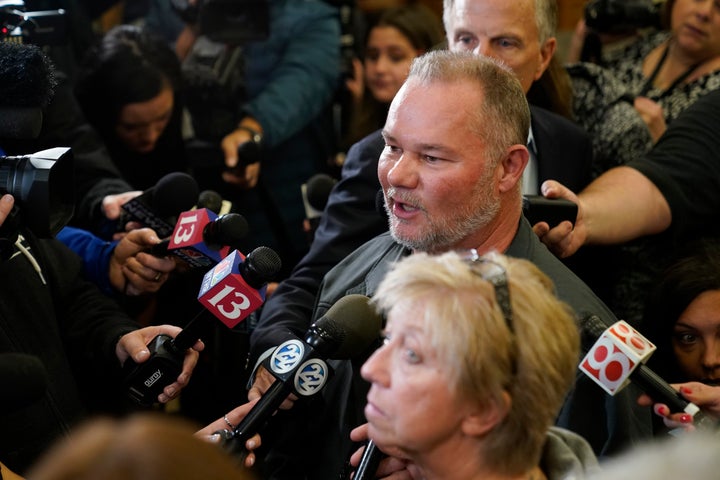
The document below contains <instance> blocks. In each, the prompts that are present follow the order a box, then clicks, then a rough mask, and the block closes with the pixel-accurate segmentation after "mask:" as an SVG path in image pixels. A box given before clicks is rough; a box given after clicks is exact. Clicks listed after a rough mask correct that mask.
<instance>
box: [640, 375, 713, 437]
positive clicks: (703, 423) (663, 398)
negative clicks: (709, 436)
mask: <svg viewBox="0 0 720 480" xmlns="http://www.w3.org/2000/svg"><path fill="white" fill-rule="evenodd" d="M630 378H631V379H632V381H633V382H634V383H635V384H637V386H638V387H640V389H641V390H643V391H644V392H645V393H647V394H648V395H650V397H652V399H653V401H655V402H660V403H664V404H666V405H667V406H668V408H670V411H672V412H687V413H690V414H691V415H693V420H694V423H695V425H696V426H699V427H714V426H715V422H714V421H713V420H712V419H711V418H710V417H708V416H707V415H705V414H704V413H703V412H702V410H700V408H699V407H698V406H697V405H695V404H694V403H692V402H690V401H688V400H687V399H686V398H685V397H683V396H682V395H681V394H680V392H678V391H677V390H675V389H674V388H672V387H671V386H670V385H669V384H668V383H667V382H666V381H665V380H663V379H662V377H660V376H659V375H658V374H657V373H655V372H654V371H652V370H651V369H650V368H648V367H647V366H646V365H645V364H640V365H639V366H638V367H637V368H636V369H635V371H633V372H632V373H631V374H630Z"/></svg>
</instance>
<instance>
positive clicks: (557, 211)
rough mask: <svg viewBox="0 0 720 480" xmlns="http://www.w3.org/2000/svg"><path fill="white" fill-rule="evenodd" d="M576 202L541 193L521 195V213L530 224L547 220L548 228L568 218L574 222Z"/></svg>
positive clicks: (576, 208)
mask: <svg viewBox="0 0 720 480" xmlns="http://www.w3.org/2000/svg"><path fill="white" fill-rule="evenodd" d="M577 210H578V207H577V204H576V203H574V202H571V201H570V200H566V199H564V198H545V197H543V196H542V195H523V215H525V218H527V219H528V221H529V222H530V225H535V224H536V223H538V222H547V224H548V225H550V228H552V227H554V226H556V225H558V224H559V223H560V222H563V221H565V220H569V221H571V222H573V223H575V219H576V218H577Z"/></svg>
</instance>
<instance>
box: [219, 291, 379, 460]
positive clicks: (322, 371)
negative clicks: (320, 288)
mask: <svg viewBox="0 0 720 480" xmlns="http://www.w3.org/2000/svg"><path fill="white" fill-rule="evenodd" d="M369 300H370V299H369V298H368V297H366V296H365V295H359V294H352V295H347V296H345V297H343V298H341V299H340V300H338V301H337V302H336V303H335V304H334V305H333V306H332V307H330V309H329V310H328V311H327V312H326V313H325V315H323V316H322V317H321V318H319V319H318V320H317V321H316V322H315V323H313V324H312V325H311V326H310V328H309V329H308V331H307V332H306V333H305V336H304V338H303V339H302V340H301V339H299V338H294V339H291V340H288V341H286V342H284V343H282V344H281V345H280V346H278V347H277V348H275V350H274V351H273V353H272V354H271V355H270V356H269V357H268V358H267V359H266V362H265V364H264V366H265V367H266V368H267V370H268V371H269V372H270V373H271V374H272V375H274V376H275V378H276V380H275V381H274V382H273V383H272V385H271V386H270V388H269V389H268V390H267V391H266V392H265V394H264V395H263V396H262V398H260V400H259V401H258V402H257V403H256V404H255V406H254V407H253V408H252V409H251V410H250V411H249V412H248V414H247V415H246V416H245V418H243V420H242V421H241V422H240V424H239V425H238V426H237V427H236V428H235V429H234V431H232V432H230V431H228V430H222V431H220V432H217V433H219V434H220V437H221V438H222V439H223V441H224V443H225V446H226V447H227V448H228V449H229V450H230V451H232V452H234V453H244V449H245V441H246V440H247V439H249V438H250V437H251V436H253V435H254V434H255V433H257V432H258V431H259V430H260V429H261V427H262V426H263V425H264V424H265V422H266V421H267V420H268V419H269V418H270V417H271V416H272V415H273V413H274V412H275V411H276V410H277V409H278V407H279V406H280V404H281V403H282V402H283V401H284V400H285V399H286V398H287V396H288V395H290V394H291V393H294V394H296V395H298V396H299V397H309V396H312V395H314V394H316V393H318V392H319V391H320V390H321V389H322V388H323V387H324V386H325V383H326V381H327V379H328V376H329V374H330V371H329V369H330V367H329V366H328V365H327V363H325V361H324V360H325V359H329V358H332V359H336V360H342V359H351V358H354V357H356V356H358V355H360V354H362V353H363V352H364V351H365V350H367V349H368V348H369V347H370V346H371V345H372V343H373V342H374V341H375V340H377V338H378V337H379V335H380V329H381V326H382V318H381V317H380V315H379V314H378V313H377V312H376V311H375V309H374V308H373V307H372V306H370V304H369V303H368V302H369Z"/></svg>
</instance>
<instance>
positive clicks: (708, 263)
mask: <svg viewBox="0 0 720 480" xmlns="http://www.w3.org/2000/svg"><path fill="white" fill-rule="evenodd" d="M643 321H644V326H643V331H644V333H645V335H646V336H647V337H648V338H649V339H650V340H651V341H652V342H653V343H655V345H656V346H657V351H656V352H655V353H654V355H653V356H652V357H650V360H649V361H648V365H649V366H650V367H652V369H653V370H655V371H656V372H657V373H658V374H659V375H660V376H661V377H663V378H664V379H665V380H667V381H669V382H674V383H675V388H677V389H678V391H679V392H680V393H681V395H682V396H683V397H685V398H686V399H687V400H688V401H690V402H694V403H695V404H696V405H698V406H700V407H701V408H702V409H703V410H704V411H705V413H706V414H708V415H709V416H711V417H713V418H718V415H719V414H720V388H718V387H717V386H718V385H720V245H718V244H717V242H716V241H715V242H712V241H710V240H700V241H698V242H696V243H693V244H691V245H690V246H689V247H688V249H687V250H686V251H685V253H682V254H680V255H679V256H678V257H676V260H675V261H674V262H672V263H671V264H670V266H669V267H668V268H667V269H665V270H664V271H663V273H662V274H661V275H660V276H659V277H658V282H657V284H656V287H655V288H654V289H653V291H652V293H651V295H650V296H649V299H648V304H647V308H646V309H645V315H644V319H643ZM639 403H640V404H641V405H650V404H652V403H653V402H652V399H651V398H649V397H648V396H647V395H643V396H641V397H640V399H639ZM653 409H654V411H655V413H656V414H657V415H658V416H659V417H661V418H663V423H664V424H665V426H666V427H670V428H677V427H682V428H685V429H693V428H694V427H693V416H692V415H689V414H688V413H686V412H672V411H670V409H669V407H668V406H667V405H664V404H661V403H657V404H655V405H654V407H653ZM656 430H657V431H658V432H665V431H666V430H667V429H666V428H664V427H662V425H661V424H660V423H659V422H658V424H657V425H656Z"/></svg>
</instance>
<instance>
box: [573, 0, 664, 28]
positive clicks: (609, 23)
mask: <svg viewBox="0 0 720 480" xmlns="http://www.w3.org/2000/svg"><path fill="white" fill-rule="evenodd" d="M663 6H664V2H657V1H653V0H590V1H589V2H588V3H587V4H586V5H585V24H586V25H587V26H588V28H590V29H592V30H594V31H596V32H598V33H624V32H629V31H633V30H637V29H639V28H648V27H655V28H661V26H662V21H661V20H662V15H661V13H662V10H663Z"/></svg>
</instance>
